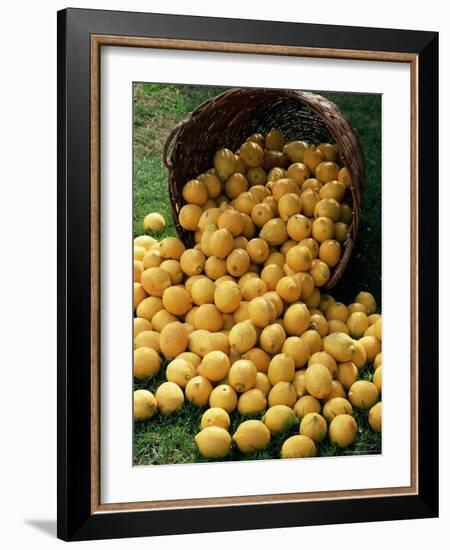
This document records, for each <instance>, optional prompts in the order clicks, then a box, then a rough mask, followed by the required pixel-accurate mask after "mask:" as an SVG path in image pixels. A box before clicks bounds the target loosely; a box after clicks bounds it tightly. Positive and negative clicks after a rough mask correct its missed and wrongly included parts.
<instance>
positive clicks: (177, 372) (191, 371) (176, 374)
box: [166, 359, 196, 388]
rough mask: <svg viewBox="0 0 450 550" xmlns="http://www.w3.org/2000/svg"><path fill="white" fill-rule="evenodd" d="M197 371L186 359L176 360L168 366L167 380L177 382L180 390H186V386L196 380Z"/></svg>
mask: <svg viewBox="0 0 450 550" xmlns="http://www.w3.org/2000/svg"><path fill="white" fill-rule="evenodd" d="M195 375H196V370H195V367H194V365H192V363H189V362H188V361H186V360H185V359H174V360H173V361H171V362H170V363H169V364H168V365H167V369H166V378H167V380H168V381H169V382H175V384H178V386H180V388H185V387H186V384H187V383H188V382H189V380H191V379H192V378H194V376H195Z"/></svg>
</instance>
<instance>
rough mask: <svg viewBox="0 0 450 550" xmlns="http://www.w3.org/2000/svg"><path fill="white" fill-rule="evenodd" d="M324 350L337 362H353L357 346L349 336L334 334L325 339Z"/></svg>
mask: <svg viewBox="0 0 450 550" xmlns="http://www.w3.org/2000/svg"><path fill="white" fill-rule="evenodd" d="M323 349H324V351H326V352H327V353H329V354H330V355H331V356H332V357H333V358H334V359H335V360H336V361H339V362H344V361H351V359H352V354H353V352H354V351H355V344H354V342H353V340H352V338H350V336H348V335H347V334H342V333H340V332H334V333H332V334H329V335H328V336H325V338H324V339H323Z"/></svg>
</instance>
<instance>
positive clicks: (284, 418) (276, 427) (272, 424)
mask: <svg viewBox="0 0 450 550" xmlns="http://www.w3.org/2000/svg"><path fill="white" fill-rule="evenodd" d="M262 420H263V422H264V424H265V425H266V426H267V428H268V429H269V431H270V433H271V434H276V433H282V432H287V431H289V430H291V429H292V427H293V426H296V425H297V418H296V416H295V413H294V411H293V410H292V409H291V407H288V406H286V405H273V406H271V407H270V408H269V409H267V411H266V413H265V415H264V416H263V419H262Z"/></svg>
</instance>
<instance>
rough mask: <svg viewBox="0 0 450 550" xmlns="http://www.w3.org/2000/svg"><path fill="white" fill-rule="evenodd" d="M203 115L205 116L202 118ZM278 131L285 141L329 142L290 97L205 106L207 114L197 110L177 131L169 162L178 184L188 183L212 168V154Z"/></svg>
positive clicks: (317, 122)
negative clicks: (271, 131)
mask: <svg viewBox="0 0 450 550" xmlns="http://www.w3.org/2000/svg"><path fill="white" fill-rule="evenodd" d="M206 115H207V116H206ZM271 128H277V129H278V130H280V131H281V132H282V133H283V134H284V136H285V138H286V140H287V141H290V140H294V139H296V140H302V139H304V140H307V141H309V142H313V143H320V142H324V141H330V133H329V132H328V130H327V128H326V126H325V124H324V123H323V122H322V120H321V119H320V118H319V117H318V116H317V115H316V114H314V113H313V112H312V111H311V110H310V109H309V107H307V106H306V105H305V104H303V103H302V102H300V101H298V100H296V99H294V98H290V97H280V96H273V97H269V98H267V97H264V98H263V99H262V100H259V101H258V98H257V97H256V96H255V98H254V101H246V102H245V104H244V105H243V104H241V103H240V102H238V101H237V102H236V103H235V104H233V103H232V102H227V104H226V109H225V108H224V107H223V104H222V103H221V104H217V105H215V104H214V102H212V104H210V105H208V113H206V112H205V111H204V110H203V109H199V110H198V111H197V112H196V113H194V115H193V118H192V121H191V123H190V124H188V125H186V126H185V127H184V128H182V129H181V131H180V133H179V135H178V137H177V141H176V143H175V144H174V148H173V150H172V162H173V166H174V172H175V174H174V175H175V177H176V179H177V180H178V181H180V182H181V181H183V182H185V181H188V180H189V179H192V178H195V177H196V176H198V175H199V174H201V173H202V172H205V171H206V170H208V169H209V168H211V166H212V161H213V157H214V154H215V152H216V151H217V150H218V149H220V148H222V147H227V148H228V149H231V150H233V151H235V150H236V149H238V148H239V146H240V145H241V144H242V143H243V142H244V141H245V139H246V138H247V137H248V136H249V135H251V134H253V133H255V132H261V133H263V134H265V133H267V132H268V131H269V130H270V129H271Z"/></svg>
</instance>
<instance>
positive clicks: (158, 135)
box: [133, 84, 224, 238]
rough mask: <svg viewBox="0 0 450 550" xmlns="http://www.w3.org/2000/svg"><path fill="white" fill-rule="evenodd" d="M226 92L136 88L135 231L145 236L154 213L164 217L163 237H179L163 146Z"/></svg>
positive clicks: (156, 86) (152, 86) (160, 86)
mask: <svg viewBox="0 0 450 550" xmlns="http://www.w3.org/2000/svg"><path fill="white" fill-rule="evenodd" d="M223 90H224V88H219V87H210V86H175V85H170V84H135V86H134V94H133V95H134V155H133V156H134V162H133V176H134V177H133V186H134V189H133V191H134V200H133V206H134V208H133V231H134V235H135V236H136V235H141V234H142V233H143V228H142V222H143V220H144V218H145V216H146V215H147V214H149V213H150V212H159V213H161V214H162V215H163V216H164V219H165V220H166V223H167V226H166V229H165V231H164V232H163V233H162V234H158V235H153V234H152V233H151V232H147V234H148V235H152V236H155V237H158V238H161V236H163V237H165V236H169V235H175V234H176V232H175V226H174V224H173V220H172V213H171V209H170V203H169V195H168V191H167V171H166V168H165V166H164V164H163V161H162V154H163V146H164V142H165V140H166V137H167V136H168V134H169V133H170V131H171V129H172V128H173V127H174V126H175V125H176V124H177V123H178V122H180V121H181V120H183V119H184V118H185V117H186V115H187V114H188V113H189V112H190V111H192V110H193V109H195V107H197V106H198V105H199V104H200V103H202V102H203V101H205V100H206V99H209V98H210V97H212V96H215V95H217V94H218V93H220V92H221V91H223Z"/></svg>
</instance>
